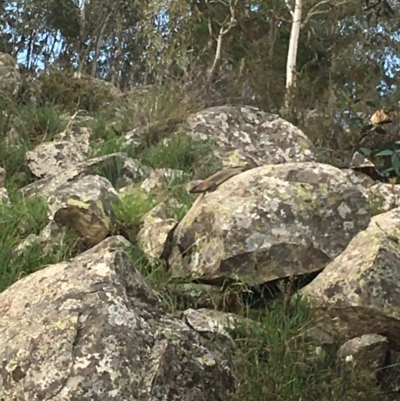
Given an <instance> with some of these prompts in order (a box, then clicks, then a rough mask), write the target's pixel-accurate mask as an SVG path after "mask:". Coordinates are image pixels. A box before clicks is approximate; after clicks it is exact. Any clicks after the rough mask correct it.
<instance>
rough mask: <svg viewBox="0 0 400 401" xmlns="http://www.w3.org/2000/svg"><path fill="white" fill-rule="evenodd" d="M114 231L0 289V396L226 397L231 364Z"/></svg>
mask: <svg viewBox="0 0 400 401" xmlns="http://www.w3.org/2000/svg"><path fill="white" fill-rule="evenodd" d="M122 246H126V247H129V246H130V244H129V242H128V241H126V240H124V239H123V238H122V237H110V238H108V239H106V240H105V241H103V242H102V243H100V244H99V245H97V246H96V247H94V248H93V249H91V250H89V251H87V252H85V253H83V254H81V255H79V256H78V257H76V258H75V259H73V260H72V261H71V262H61V263H58V264H55V265H51V266H48V267H46V268H44V269H43V270H41V271H39V272H36V273H34V274H31V275H30V276H28V277H25V278H23V279H21V280H19V281H18V282H17V283H15V284H14V285H13V286H11V287H9V288H8V289H7V290H6V291H4V292H3V293H1V294H0V355H1V360H2V364H1V367H0V397H1V398H2V400H4V401H11V400H12V401H22V400H39V399H46V400H53V401H69V400H70V401H72V400H74V401H78V400H79V401H86V400H87V401H92V400H96V401H101V400H104V401H110V400H116V401H139V400H160V399H165V400H176V401H178V400H179V401H181V400H183V401H203V400H204V399H207V400H211V401H213V400H221V399H222V396H223V394H224V393H225V392H226V391H227V390H233V386H234V379H233V376H232V373H231V371H230V367H229V364H228V363H227V361H226V360H225V359H224V358H223V357H222V355H221V354H220V353H219V352H218V351H217V350H216V349H214V348H213V346H212V345H211V344H210V343H209V342H205V341H203V340H202V338H201V337H200V335H199V334H198V333H196V332H195V331H194V330H192V329H191V328H189V327H188V326H187V325H186V324H185V323H184V322H182V321H181V320H177V319H174V318H172V317H169V316H168V315H167V314H166V313H165V312H164V309H163V307H162V304H161V303H160V302H159V300H158V298H157V296H156V294H155V293H154V292H153V290H152V289H151V287H150V285H149V283H148V282H147V281H146V280H145V279H144V278H143V277H142V276H141V275H140V274H139V273H138V272H137V271H136V270H135V268H134V267H133V266H132V264H131V262H130V259H129V257H128V255H127V254H126V253H125V252H124V251H122V250H120V249H121V247H122Z"/></svg>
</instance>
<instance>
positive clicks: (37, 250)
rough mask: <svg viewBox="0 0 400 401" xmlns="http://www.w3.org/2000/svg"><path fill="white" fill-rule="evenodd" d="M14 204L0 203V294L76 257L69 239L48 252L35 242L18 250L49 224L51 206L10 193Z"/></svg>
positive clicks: (43, 200) (15, 192) (41, 201)
mask: <svg viewBox="0 0 400 401" xmlns="http://www.w3.org/2000/svg"><path fill="white" fill-rule="evenodd" d="M9 196H10V203H9V204H7V203H3V204H2V203H0V227H1V229H0V292H1V291H3V290H5V289H6V288H7V287H9V286H10V285H12V284H13V283H14V282H16V281H17V280H18V279H20V278H21V277H24V276H26V275H29V274H31V273H33V272H35V271H37V270H40V269H41V268H42V267H43V266H45V265H47V264H52V263H57V262H59V261H62V260H65V259H67V258H69V257H70V256H72V254H73V248H72V244H71V241H69V238H65V240H64V241H63V242H61V243H60V244H57V245H56V246H55V247H54V248H53V249H52V252H50V253H46V252H45V251H44V249H43V245H42V244H41V243H38V242H33V243H32V245H31V246H28V247H26V248H25V250H24V251H23V252H16V247H17V246H18V245H19V244H21V243H22V242H23V241H24V240H26V239H27V238H28V237H29V236H30V235H38V234H40V232H41V231H42V230H43V228H44V227H45V226H46V225H47V223H48V217H47V203H46V200H45V199H44V198H24V197H22V196H21V195H20V194H19V193H18V192H17V191H16V190H13V191H10V193H9Z"/></svg>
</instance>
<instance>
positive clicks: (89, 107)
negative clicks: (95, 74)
mask: <svg viewBox="0 0 400 401" xmlns="http://www.w3.org/2000/svg"><path fill="white" fill-rule="evenodd" d="M38 81H39V83H40V85H41V100H42V103H44V104H46V103H51V104H56V105H59V106H61V107H62V109H63V110H66V111H68V112H73V111H75V110H77V109H82V110H86V111H88V112H93V111H98V110H102V109H104V108H105V105H107V104H110V103H112V102H113V101H114V100H115V97H114V95H113V94H112V93H111V91H110V89H109V88H107V87H106V85H98V84H96V82H95V81H93V80H91V79H86V78H74V76H73V75H72V74H71V73H69V72H66V71H59V70H54V71H51V72H50V73H48V74H43V75H41V76H40V77H39V78H38Z"/></svg>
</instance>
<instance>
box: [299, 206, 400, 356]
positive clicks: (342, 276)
mask: <svg viewBox="0 0 400 401" xmlns="http://www.w3.org/2000/svg"><path fill="white" fill-rule="evenodd" d="M399 225H400V208H396V209H393V210H391V211H389V212H387V213H383V214H380V215H378V216H375V217H373V218H372V220H371V222H370V224H369V226H368V228H367V229H366V230H364V231H362V232H360V233H359V234H358V235H357V236H355V237H354V238H353V239H352V240H351V242H350V243H349V245H348V246H347V248H346V249H345V250H344V251H343V252H342V253H341V254H340V255H339V256H338V257H337V258H336V259H335V260H334V261H332V262H331V263H330V264H329V265H328V266H326V267H325V269H324V270H323V271H322V273H320V274H319V275H318V277H317V278H315V279H314V280H313V281H312V282H311V283H310V284H308V285H307V286H306V287H304V288H303V289H302V290H301V292H300V294H301V295H302V296H304V297H306V298H307V299H308V301H309V303H310V306H311V308H312V309H313V310H314V312H315V319H316V320H315V327H316V328H317V329H318V331H321V332H323V333H324V334H325V336H326V338H330V339H331V340H334V339H336V338H338V337H340V338H341V339H344V340H346V339H351V338H353V337H359V336H362V335H364V334H380V335H383V336H386V337H387V338H388V339H389V343H390V345H391V347H393V349H395V350H400V296H399V294H400V269H399V260H400V246H399V236H400V231H399Z"/></svg>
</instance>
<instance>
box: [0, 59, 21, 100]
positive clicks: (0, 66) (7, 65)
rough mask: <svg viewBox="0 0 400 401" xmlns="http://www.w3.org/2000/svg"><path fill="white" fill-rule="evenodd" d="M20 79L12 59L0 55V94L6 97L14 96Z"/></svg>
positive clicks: (18, 87) (16, 65) (15, 63)
mask: <svg viewBox="0 0 400 401" xmlns="http://www.w3.org/2000/svg"><path fill="white" fill-rule="evenodd" d="M21 83H22V79H21V74H20V73H19V67H18V64H17V62H16V61H15V60H14V58H13V57H12V56H11V55H9V54H7V53H0V92H1V93H4V94H5V95H6V96H11V97H12V96H16V95H17V94H18V91H19V89H20V87H21Z"/></svg>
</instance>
